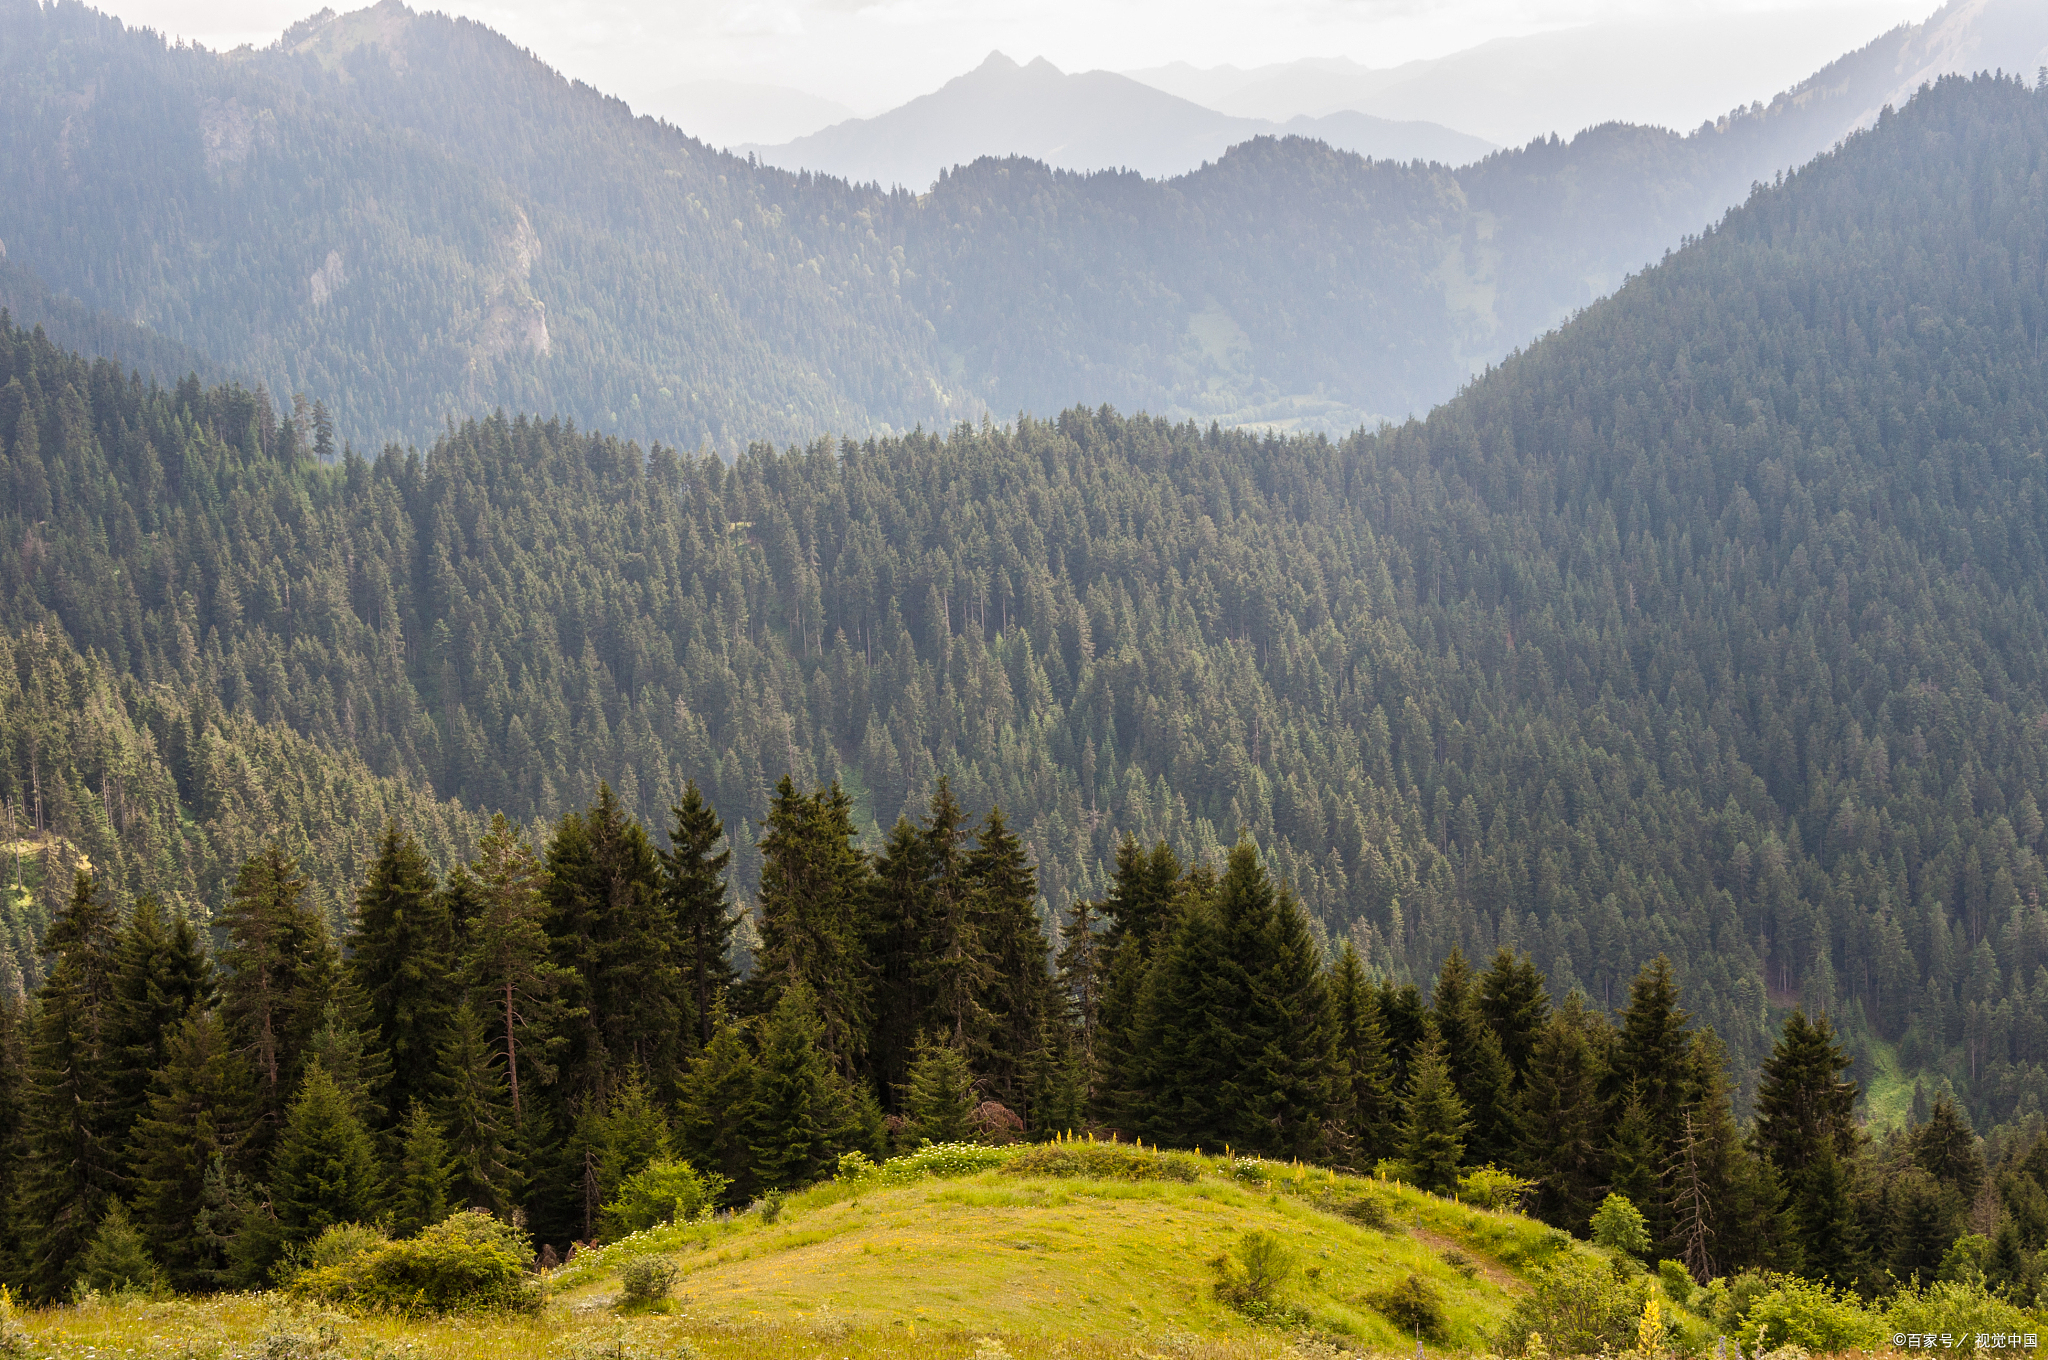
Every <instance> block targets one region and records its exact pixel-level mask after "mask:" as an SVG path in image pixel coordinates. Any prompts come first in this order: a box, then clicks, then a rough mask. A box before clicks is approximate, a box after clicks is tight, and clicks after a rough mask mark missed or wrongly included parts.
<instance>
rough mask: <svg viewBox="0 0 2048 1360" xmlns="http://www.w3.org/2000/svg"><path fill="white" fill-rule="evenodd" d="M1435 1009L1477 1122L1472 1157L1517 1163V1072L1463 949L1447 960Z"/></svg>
mask: <svg viewBox="0 0 2048 1360" xmlns="http://www.w3.org/2000/svg"><path fill="white" fill-rule="evenodd" d="M1429 1008H1430V1013H1431V1015H1432V1016H1434V1017H1435V1019H1436V1028H1437V1033H1438V1035H1439V1036H1440V1037H1441V1038H1442V1040H1443V1046H1444V1061H1445V1062H1446V1063H1447V1064H1448V1065H1449V1067H1450V1071H1451V1080H1452V1082H1453V1083H1454V1084H1456V1086H1457V1088H1458V1096H1459V1098H1460V1099H1461V1100H1463V1101H1464V1102H1465V1109H1466V1111H1467V1113H1468V1115H1469V1117H1470V1118H1471V1121H1472V1131H1471V1135H1470V1137H1469V1138H1468V1140H1467V1152H1468V1154H1469V1155H1470V1156H1471V1158H1472V1160H1473V1161H1475V1162H1496V1163H1506V1162H1509V1161H1511V1160H1512V1159H1513V1157H1514V1155H1515V1152H1516V1150H1517V1144H1519V1142H1520V1141H1521V1110H1520V1102H1519V1101H1518V1100H1517V1098H1516V1093H1515V1089H1514V1071H1513V1069H1512V1068H1511V1067H1510V1066H1509V1065H1508V1061H1507V1058H1506V1057H1505V1056H1504V1055H1503V1054H1502V1052H1501V1046H1500V1039H1499V1036H1498V1035H1497V1034H1496V1032H1495V1031H1494V1028H1493V1026H1492V1025H1491V1024H1490V1023H1488V1020H1487V1017H1486V1015H1485V1013H1484V1011H1483V1010H1482V1008H1481V1000H1480V992H1479V980H1478V979H1476V978H1474V977H1473V975H1472V970H1471V967H1470V965H1468V964H1467V963H1466V962H1465V955H1464V952H1463V951H1462V950H1458V949H1453V950H1452V951H1451V952H1450V956H1449V957H1448V958H1446V959H1445V960H1444V965H1443V968H1442V969H1441V970H1440V971H1439V972H1438V974H1437V979H1436V988H1435V990H1434V991H1432V992H1431V994H1430V999H1429Z"/></svg>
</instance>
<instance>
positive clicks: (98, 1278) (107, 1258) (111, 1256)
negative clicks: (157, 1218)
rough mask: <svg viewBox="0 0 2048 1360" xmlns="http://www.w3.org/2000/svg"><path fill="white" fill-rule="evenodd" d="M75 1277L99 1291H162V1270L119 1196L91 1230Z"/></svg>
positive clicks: (143, 1292) (117, 1292)
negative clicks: (90, 1238) (96, 1226)
mask: <svg viewBox="0 0 2048 1360" xmlns="http://www.w3.org/2000/svg"><path fill="white" fill-rule="evenodd" d="M78 1280H79V1283H80V1284H83V1285H84V1286H85V1287H86V1288H88V1289H97V1290H98V1291H100V1292H101V1293H102V1294H115V1295H120V1294H130V1293H135V1294H156V1293H159V1292H161V1291H162V1289H163V1287H164V1284H165V1279H164V1274H163V1272H162V1271H161V1270H159V1269H158V1268H157V1263H156V1262H155V1260H153V1259H152V1258H151V1256H150V1251H149V1244H148V1242H146V1241H145V1240H144V1239H143V1236H142V1233H141V1232H140V1231H139V1230H138V1229H137V1228H136V1226H135V1220H134V1219H132V1218H131V1217H129V1214H128V1210H127V1208H126V1207H125V1206H124V1205H123V1204H122V1203H121V1201H120V1200H115V1201H113V1202H112V1203H111V1204H109V1205H108V1206H107V1212H106V1213H105V1215H103V1216H102V1217H101V1219H100V1222H99V1227H98V1228H96V1229H94V1230H93V1235H92V1241H91V1242H89V1243H87V1244H86V1248H85V1252H84V1254H83V1255H81V1256H80V1257H79V1258H78Z"/></svg>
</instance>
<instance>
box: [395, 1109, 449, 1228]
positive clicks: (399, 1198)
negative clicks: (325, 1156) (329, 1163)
mask: <svg viewBox="0 0 2048 1360" xmlns="http://www.w3.org/2000/svg"><path fill="white" fill-rule="evenodd" d="M399 1140H400V1148H401V1151H400V1153H399V1158H398V1174H397V1176H395V1177H394V1178H393V1179H392V1182H391V1198H390V1201H389V1203H388V1205H387V1209H388V1212H389V1216H390V1223H391V1233H392V1236H394V1237H411V1236H413V1235H414V1234H416V1233H418V1232H419V1231H420V1230H421V1229H422V1228H430V1227H432V1226H433V1225H434V1224H436V1223H439V1222H440V1221H441V1220H442V1219H444V1218H446V1217H448V1197H449V1191H450V1189H451V1186H452V1183H453V1182H454V1179H455V1175H454V1168H453V1166H452V1164H451V1158H450V1156H449V1150H448V1142H447V1140H446V1139H445V1138H443V1137H442V1136H441V1129H440V1127H439V1125H438V1124H437V1123H436V1121H435V1119H434V1115H433V1112H432V1111H431V1110H429V1109H428V1108H427V1107H426V1106H425V1105H424V1104H422V1103H421V1102H419V1101H417V1100H416V1101H414V1102H413V1103H412V1107H411V1108H410V1110H408V1111H407V1113H406V1116H405V1119H404V1120H403V1121H401V1123H400V1124H399Z"/></svg>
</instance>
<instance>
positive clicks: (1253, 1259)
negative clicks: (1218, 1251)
mask: <svg viewBox="0 0 2048 1360" xmlns="http://www.w3.org/2000/svg"><path fill="white" fill-rule="evenodd" d="M1213 1264H1214V1265H1215V1267H1216V1273H1217V1276H1218V1278H1217V1281H1216V1297H1217V1298H1219V1299H1221V1300H1222V1301H1223V1302H1225V1303H1227V1304H1229V1305H1230V1306H1231V1307H1232V1308H1235V1309H1237V1310H1238V1311H1240V1312H1251V1313H1255V1314H1257V1313H1261V1312H1263V1311H1268V1310H1270V1309H1271V1308H1272V1307H1273V1305H1274V1304H1276V1303H1278V1302H1279V1296H1280V1290H1281V1289H1282V1287H1284V1286H1285V1285H1286V1283H1287V1282H1288V1281H1289V1280H1290V1279H1292V1278H1294V1273H1295V1271H1296V1270H1298V1269H1299V1268H1300V1263H1299V1262H1298V1261H1296V1260H1295V1256H1294V1252H1293V1251H1292V1250H1291V1249H1290V1248H1289V1247H1288V1245H1287V1244H1286V1243H1285V1242H1283V1241H1282V1240H1281V1239H1280V1237H1279V1236H1278V1235H1277V1234H1275V1233H1269V1232H1256V1231H1255V1232H1248V1233H1246V1234H1245V1235H1244V1236H1243V1237H1241V1238H1239V1239H1238V1243H1237V1247H1236V1249H1235V1250H1234V1251H1232V1252H1230V1253H1229V1254H1228V1255H1224V1256H1219V1257H1217V1258H1216V1260H1215V1262H1214V1263H1213Z"/></svg>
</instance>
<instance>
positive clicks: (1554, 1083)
mask: <svg viewBox="0 0 2048 1360" xmlns="http://www.w3.org/2000/svg"><path fill="white" fill-rule="evenodd" d="M1608 1041H1609V1035H1608V1033H1607V1022H1606V1021H1605V1019H1603V1018H1602V1017H1601V1015H1600V1014H1599V1012H1597V1011H1593V1010H1590V1009H1588V1008H1587V1006H1586V1004H1585V997H1584V996H1582V995H1581V994H1580V993H1578V992H1573V993H1572V994H1571V995H1570V996H1568V997H1566V998H1565V1001H1564V1004H1563V1005H1562V1006H1560V1007H1558V1009H1557V1010H1556V1011H1554V1012H1552V1014H1551V1016H1550V1019H1549V1020H1547V1021H1545V1022H1544V1025H1543V1029H1542V1030H1541V1031H1540V1032H1539V1033H1538V1034H1537V1036H1536V1043H1535V1045H1534V1047H1533V1048H1532V1049H1531V1050H1530V1053H1529V1067H1528V1072H1527V1076H1526V1079H1525V1083H1524V1086H1523V1101H1524V1123H1523V1127H1522V1146H1521V1149H1520V1154H1519V1156H1518V1157H1517V1158H1516V1166H1517V1167H1518V1168H1519V1169H1520V1170H1521V1172H1522V1173H1523V1174H1524V1175H1527V1176H1529V1177H1531V1178H1532V1179H1534V1180H1535V1182H1536V1192H1535V1201H1534V1203H1533V1204H1532V1205H1531V1206H1530V1211H1531V1212H1532V1213H1533V1214H1535V1216H1536V1217H1538V1218H1540V1219H1542V1220H1543V1221H1544V1222H1546V1223H1548V1224H1551V1225H1552V1226H1553V1227H1558V1228H1564V1229H1566V1230H1568V1231H1578V1230H1580V1229H1582V1228H1583V1227H1584V1226H1585V1224H1586V1223H1587V1222H1588V1221H1589V1220H1590V1219H1591V1218H1592V1216H1593V1210H1595V1209H1597V1208H1598V1207H1599V1206H1600V1200H1601V1198H1602V1197H1603V1195H1604V1193H1605V1191H1604V1188H1603V1181H1604V1170H1605V1163H1606V1159H1605V1155H1604V1153H1605V1149H1604V1147H1603V1146H1602V1143H1603V1137H1602V1135H1603V1133H1604V1129H1605V1124H1606V1102H1605V1101H1604V1099H1603V1098H1602V1096H1601V1088H1602V1086H1603V1084H1604V1083H1605V1080H1606V1076H1607V1070H1606V1067H1607V1065H1606V1052H1607V1049H1608Z"/></svg>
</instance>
